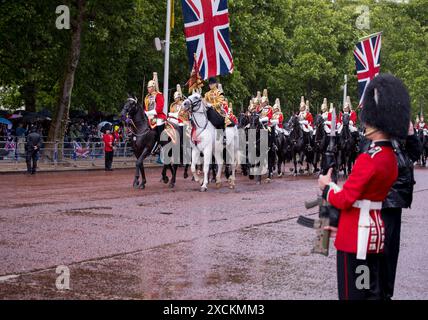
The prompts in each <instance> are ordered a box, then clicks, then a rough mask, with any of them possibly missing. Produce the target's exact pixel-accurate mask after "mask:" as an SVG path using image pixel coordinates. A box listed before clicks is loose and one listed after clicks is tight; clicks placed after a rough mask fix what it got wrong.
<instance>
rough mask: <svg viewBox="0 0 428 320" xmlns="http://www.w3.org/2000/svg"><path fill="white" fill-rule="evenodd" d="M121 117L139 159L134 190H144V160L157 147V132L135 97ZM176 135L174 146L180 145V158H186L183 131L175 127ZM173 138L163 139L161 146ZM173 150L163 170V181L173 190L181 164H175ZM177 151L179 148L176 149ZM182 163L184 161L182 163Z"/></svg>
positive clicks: (130, 100)
mask: <svg viewBox="0 0 428 320" xmlns="http://www.w3.org/2000/svg"><path fill="white" fill-rule="evenodd" d="M121 117H122V119H123V120H125V121H126V125H127V127H128V129H129V131H130V133H131V134H130V136H129V139H130V140H131V143H132V150H133V151H134V155H135V157H136V158H137V161H136V164H135V166H136V169H135V178H134V182H133V186H134V188H140V189H144V188H145V185H146V182H147V181H146V176H145V172H144V160H145V159H146V158H147V157H148V156H149V155H150V154H151V151H152V149H153V147H154V145H155V142H156V130H154V129H151V128H150V126H149V121H148V118H147V115H146V113H145V112H144V109H143V106H142V105H141V104H140V103H138V101H137V98H135V97H129V98H128V99H127V101H126V103H125V105H124V106H123V108H122V112H121ZM174 128H175V134H176V137H177V139H176V142H174V144H177V143H178V144H180V145H179V146H178V148H179V150H180V158H181V159H183V158H184V156H183V155H184V151H183V143H182V141H183V130H180V128H179V127H178V126H175V127H174ZM162 134H163V135H166V132H165V131H164V132H163V133H162ZM171 141H172V140H171V138H170V137H168V136H167V138H166V139H161V142H160V144H161V145H162V146H165V145H166V144H168V143H171ZM172 149H174V147H173V148H171V150H170V152H169V153H168V155H166V156H168V159H170V161H169V163H168V164H164V166H163V169H162V178H161V180H162V181H163V182H164V183H168V182H170V184H169V187H170V188H173V187H174V186H175V182H176V174H177V168H178V166H179V164H180V161H175V162H174V156H173V154H172ZM175 149H176V150H177V148H175ZM181 162H182V161H181ZM188 167H189V165H188V164H186V165H185V172H184V178H187V176H188V173H187V170H188ZM167 169H169V170H170V171H171V174H172V177H171V181H169V178H168V176H167V175H166V171H167ZM140 174H141V184H140V183H139V178H140Z"/></svg>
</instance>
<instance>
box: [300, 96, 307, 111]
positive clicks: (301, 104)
mask: <svg viewBox="0 0 428 320" xmlns="http://www.w3.org/2000/svg"><path fill="white" fill-rule="evenodd" d="M299 109H300V111H306V103H305V97H304V96H301V97H300V108H299Z"/></svg>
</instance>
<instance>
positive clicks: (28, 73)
mask: <svg viewBox="0 0 428 320" xmlns="http://www.w3.org/2000/svg"><path fill="white" fill-rule="evenodd" d="M180 2H181V1H179V0H176V1H174V3H175V20H176V21H175V28H174V29H173V30H172V33H171V53H170V56H171V58H170V88H171V89H170V92H169V94H170V96H171V95H172V93H173V91H174V88H175V84H177V83H180V84H182V85H183V84H184V83H185V82H186V81H187V78H188V76H189V72H190V69H189V63H188V59H187V50H186V43H185V38H184V33H183V20H182V14H181V3H180ZM67 3H69V4H71V3H72V1H71V0H70V1H68V2H67V1H64V4H67ZM361 4H365V5H368V7H369V9H370V30H359V29H358V28H357V27H356V19H357V17H358V13H356V9H357V7H358V6H359V5H361ZM57 5H58V3H57V1H54V0H46V1H23V0H2V1H0V43H1V47H0V86H7V87H8V88H15V90H12V92H13V94H10V92H11V91H10V90H9V91H8V92H9V93H8V96H7V97H6V99H5V98H4V96H5V95H6V93H4V92H3V93H0V96H1V97H2V100H1V101H3V104H4V101H8V102H7V105H11V104H16V105H18V104H21V103H22V101H23V100H25V101H27V100H26V99H24V98H26V97H23V92H27V91H25V90H17V88H21V87H23V86H28V85H29V84H30V85H33V86H34V87H35V100H36V106H37V108H38V109H42V108H45V107H48V108H51V109H53V108H55V107H56V97H57V95H58V90H59V85H58V84H59V80H60V77H61V76H62V72H63V67H64V66H63V64H64V61H65V59H66V57H67V53H68V49H69V43H70V33H71V32H70V30H57V29H56V28H55V19H56V17H57V15H56V14H55V8H56V6H57ZM71 7H73V6H71ZM88 7H89V14H88V17H87V19H86V24H85V28H84V30H83V34H82V48H81V57H80V63H79V66H78V69H77V72H76V77H75V86H74V89H73V96H72V108H73V109H83V110H102V111H106V112H117V111H118V109H119V108H120V106H121V103H122V102H123V99H124V97H125V96H126V93H127V92H134V93H135V94H136V95H137V96H140V97H141V95H142V93H143V92H142V91H143V83H144V81H145V83H147V81H148V80H150V79H151V77H152V73H153V71H157V72H158V74H159V80H160V82H161V83H160V85H161V86H162V79H163V55H162V53H161V52H157V51H156V50H155V48H154V45H153V40H154V38H155V37H160V38H161V39H162V38H164V34H165V18H166V1H148V0H109V1H105V0H104V1H103V0H88ZM229 13H230V29H231V42H232V50H233V56H234V64H235V71H234V73H233V74H231V75H228V76H223V77H221V79H220V81H221V82H222V83H223V88H224V90H225V94H226V96H227V97H228V98H229V100H230V101H232V102H233V103H234V108H235V111H239V110H241V109H242V108H246V107H247V106H248V101H249V99H250V98H251V96H253V95H255V94H256V92H257V90H260V91H261V90H262V89H263V88H268V90H269V97H270V101H271V102H272V103H273V101H274V100H275V98H277V97H278V98H280V99H281V105H282V107H283V109H284V110H285V111H286V113H287V114H289V113H290V112H292V111H296V110H297V107H298V104H299V102H300V96H301V95H304V96H305V97H307V98H309V99H310V101H311V105H312V110H313V111H314V110H315V111H316V110H317V109H318V108H319V106H320V104H321V103H322V99H323V98H324V97H327V98H328V100H329V101H330V102H334V103H335V105H339V104H341V100H342V92H341V85H342V84H343V75H344V74H348V75H349V82H348V92H349V93H350V95H351V97H352V100H353V103H354V105H355V103H356V100H357V81H356V77H355V64H354V58H353V54H352V51H353V48H354V45H355V43H356V42H357V41H358V38H359V37H362V36H365V35H368V34H370V33H374V32H378V31H383V42H382V52H381V54H382V66H381V71H382V72H391V73H393V74H395V75H397V76H398V77H400V78H402V79H403V81H404V82H405V84H406V85H407V87H408V88H409V90H410V93H411V97H412V103H413V110H414V113H416V112H418V111H419V110H420V107H421V105H420V103H422V104H423V103H426V102H427V101H428V93H427V90H426V89H425V86H426V83H428V56H427V54H426V50H427V48H428V33H427V28H428V26H427V25H428V6H427V5H426V1H425V0H410V1H409V4H396V3H393V2H392V1H385V0H383V1H372V0H364V1H349V0H336V1H334V2H332V1H329V0H317V1H314V0H270V1H263V0H229ZM20 92H21V93H20ZM29 92H31V91H29Z"/></svg>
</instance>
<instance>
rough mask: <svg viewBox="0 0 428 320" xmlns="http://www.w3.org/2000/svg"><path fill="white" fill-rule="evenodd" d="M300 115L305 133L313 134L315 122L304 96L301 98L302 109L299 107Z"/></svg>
mask: <svg viewBox="0 0 428 320" xmlns="http://www.w3.org/2000/svg"><path fill="white" fill-rule="evenodd" d="M299 110H300V113H299V122H300V125H301V126H302V129H303V131H305V132H312V131H313V128H312V125H313V121H314V118H313V117H312V114H311V113H310V112H309V111H308V106H307V105H306V103H305V98H304V97H303V96H302V97H301V98H300V107H299Z"/></svg>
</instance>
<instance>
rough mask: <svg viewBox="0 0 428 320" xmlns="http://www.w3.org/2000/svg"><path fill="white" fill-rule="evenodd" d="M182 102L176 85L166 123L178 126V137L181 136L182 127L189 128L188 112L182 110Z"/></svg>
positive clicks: (180, 93) (180, 92) (178, 86)
mask: <svg viewBox="0 0 428 320" xmlns="http://www.w3.org/2000/svg"><path fill="white" fill-rule="evenodd" d="M183 101H184V99H183V93H182V91H181V86H180V85H179V84H177V90H176V91H175V92H174V102H173V103H171V105H170V107H169V113H168V121H169V122H171V123H174V124H176V125H177V126H178V129H179V130H180V135H183V133H184V127H186V128H190V117H189V112H188V111H186V110H184V108H182V105H183Z"/></svg>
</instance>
